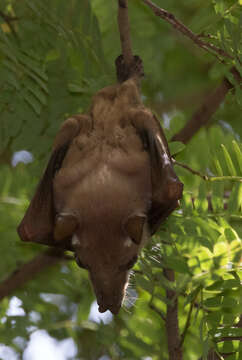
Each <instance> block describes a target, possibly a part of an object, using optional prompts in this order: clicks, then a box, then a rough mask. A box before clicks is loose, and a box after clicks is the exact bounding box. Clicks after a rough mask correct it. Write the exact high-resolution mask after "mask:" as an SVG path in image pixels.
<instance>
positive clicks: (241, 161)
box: [232, 140, 242, 175]
mask: <svg viewBox="0 0 242 360" xmlns="http://www.w3.org/2000/svg"><path fill="white" fill-rule="evenodd" d="M232 144H233V148H234V152H235V155H236V158H237V161H238V164H239V168H240V175H242V152H241V150H240V147H239V144H238V143H237V142H236V141H235V140H233V141H232Z"/></svg>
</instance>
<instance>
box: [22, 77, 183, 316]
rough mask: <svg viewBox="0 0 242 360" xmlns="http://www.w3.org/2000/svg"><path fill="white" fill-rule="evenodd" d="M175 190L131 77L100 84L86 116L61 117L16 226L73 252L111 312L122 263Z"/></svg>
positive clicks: (102, 307)
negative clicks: (38, 178) (40, 174)
mask: <svg viewBox="0 0 242 360" xmlns="http://www.w3.org/2000/svg"><path fill="white" fill-rule="evenodd" d="M182 189H183V185H182V183H181V182H180V181H179V179H178V178H177V176H176V174H175V172H174V170H173V166H172V161H171V155H170V153H169V149H168V145H167V141H166V139H165V136H164V134H163V131H162V128H161V126H160V124H159V122H158V120H157V119H156V118H155V116H154V115H153V114H152V112H151V111H150V110H149V109H147V108H145V107H144V105H143V104H142V102H141V99H140V94H139V90H138V87H137V83H136V81H135V79H133V78H131V79H128V80H126V81H124V82H123V83H121V84H117V85H113V86H109V87H106V88H104V89H102V90H100V91H99V92H98V93H97V94H96V95H95V96H94V98H93V101H92V106H91V109H90V111H89V113H88V114H87V115H76V116H73V117H71V118H69V119H68V120H66V121H65V122H64V123H63V125H62V127H61V129H60V131H59V132H58V134H57V136H56V139H55V142H54V146H53V151H52V155H51V158H50V160H49V163H48V166H47V168H46V170H45V173H44V175H43V177H42V179H41V181H40V183H39V185H38V187H37V190H36V192H35V195H34V197H33V199H32V201H31V203H30V206H29V208H28V209H27V212H26V214H25V216H24V218H23V220H22V222H21V223H20V225H19V227H18V233H19V236H20V238H21V239H22V240H23V241H33V242H36V243H40V244H46V245H49V246H56V247H60V248H63V249H68V250H72V251H74V253H75V257H76V261H77V264H78V265H79V266H80V267H83V268H85V269H87V270H88V272H89V275H90V279H91V282H92V284H93V288H94V291H95V294H96V297H97V302H98V304H99V311H100V312H104V311H106V310H108V309H109V310H110V311H111V312H112V313H113V314H117V313H118V311H119V309H120V307H121V304H122V300H123V297H124V293H125V287H126V284H127V281H128V274H129V270H130V269H131V268H132V266H133V265H134V264H135V262H136V260H137V256H138V254H139V252H140V250H141V249H142V247H143V246H144V244H145V243H146V241H147V240H148V239H149V237H150V236H151V235H153V234H154V233H155V232H156V231H157V229H158V227H159V226H160V224H161V223H162V222H163V221H164V220H165V219H166V218H167V216H168V215H169V214H170V213H171V212H172V211H173V210H174V209H175V208H176V207H177V206H178V200H179V199H180V198H181V196H182Z"/></svg>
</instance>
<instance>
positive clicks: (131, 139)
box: [54, 94, 151, 221]
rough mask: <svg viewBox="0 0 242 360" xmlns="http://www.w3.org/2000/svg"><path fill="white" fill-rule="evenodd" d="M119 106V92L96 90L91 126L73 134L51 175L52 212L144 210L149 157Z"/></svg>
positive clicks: (116, 214)
mask: <svg viewBox="0 0 242 360" xmlns="http://www.w3.org/2000/svg"><path fill="white" fill-rule="evenodd" d="M125 100H126V99H124V101H125ZM123 105H124V104H123V102H122V101H120V97H118V96H117V97H116V98H113V99H111V100H110V98H107V99H105V97H104V96H103V94H100V95H99V98H98V99H97V100H96V106H94V108H93V109H92V112H91V118H90V119H91V120H90V121H91V123H92V124H91V126H86V127H85V128H87V129H88V130H87V131H84V132H83V131H80V133H79V134H78V135H77V136H76V137H75V138H74V139H73V141H72V144H71V146H70V147H69V149H68V152H67V154H66V156H65V159H64V161H63V163H62V168H61V169H60V170H59V172H58V173H57V175H56V177H55V180H54V199H55V207H56V210H57V212H60V211H73V210H74V211H75V212H78V215H80V216H81V217H82V219H83V217H84V218H85V216H84V214H87V215H86V217H88V218H90V221H95V218H99V219H100V218H102V217H104V218H105V219H108V217H111V218H112V217H114V218H115V219H117V218H119V217H120V218H123V217H124V214H125V215H127V214H129V213H132V212H133V211H134V210H135V211H139V212H141V213H147V211H148V208H149V205H150V199H151V173H150V159H149V155H148V153H147V151H146V150H145V149H144V146H143V143H142V141H141V139H140V136H138V134H137V131H136V129H135V128H134V127H133V125H132V123H131V121H130V119H129V115H128V113H127V114H126V113H125V111H124V109H123V110H122V111H121V108H122V107H123ZM63 194H65V196H64V197H63ZM97 220H98V219H97ZM86 221H88V219H87V220H86Z"/></svg>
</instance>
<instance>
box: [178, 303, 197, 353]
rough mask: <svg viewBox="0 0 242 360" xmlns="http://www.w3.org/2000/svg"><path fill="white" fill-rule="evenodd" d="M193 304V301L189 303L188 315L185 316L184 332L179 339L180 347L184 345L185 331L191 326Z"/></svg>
mask: <svg viewBox="0 0 242 360" xmlns="http://www.w3.org/2000/svg"><path fill="white" fill-rule="evenodd" d="M194 303H195V299H194V300H193V301H192V302H191V303H190V308H189V312H188V315H187V321H186V324H185V327H184V330H183V332H182V334H181V338H180V347H182V345H183V343H184V340H185V337H186V334H187V330H188V329H189V326H190V324H191V316H192V310H193V307H194Z"/></svg>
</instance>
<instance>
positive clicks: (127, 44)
mask: <svg viewBox="0 0 242 360" xmlns="http://www.w3.org/2000/svg"><path fill="white" fill-rule="evenodd" d="M118 26H119V34H120V42H121V48H122V54H123V58H124V62H125V64H126V65H127V66H129V65H130V64H131V63H132V62H133V58H134V56H133V52H132V45H131V38H130V27H129V14H128V1H127V0H118Z"/></svg>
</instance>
